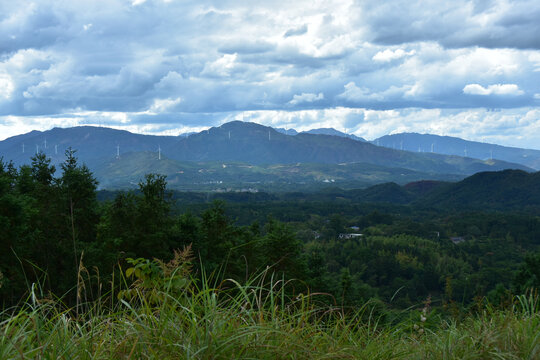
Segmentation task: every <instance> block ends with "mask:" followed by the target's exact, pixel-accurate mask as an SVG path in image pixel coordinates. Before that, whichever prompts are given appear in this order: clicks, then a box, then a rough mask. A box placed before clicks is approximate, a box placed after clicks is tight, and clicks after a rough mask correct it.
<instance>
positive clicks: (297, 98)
mask: <svg viewBox="0 0 540 360" xmlns="http://www.w3.org/2000/svg"><path fill="white" fill-rule="evenodd" d="M322 99H324V94H323V93H319V94H312V93H302V94H301V95H294V96H293V98H292V100H291V101H289V104H291V105H298V104H302V103H312V102H315V101H319V100H322Z"/></svg>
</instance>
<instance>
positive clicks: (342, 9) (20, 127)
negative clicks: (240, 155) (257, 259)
mask: <svg viewBox="0 0 540 360" xmlns="http://www.w3.org/2000/svg"><path fill="white" fill-rule="evenodd" d="M539 19H540V2H539V1H538V0H523V1H521V0H519V1H508V0H494V1H489V0H476V1H463V0H453V1H440V0H423V1H411V0H395V1H394V0H385V1H377V0H370V1H368V0H309V1H304V0H296V1H283V0H272V1H259V0H216V1H205V0H196V1H192V0H178V1H176V0H87V1H83V0H39V1H28V0H17V1H11V0H0V140H2V139H5V138H7V137H10V136H13V135H17V134H21V133H26V132H29V131H31V130H47V129H51V128H53V127H69V126H78V125H97V126H108V127H113V128H117V129H125V130H128V131H132V132H138V133H145V134H166V135H178V134H180V133H184V132H192V131H201V130H204V129H206V128H208V127H211V126H219V125H221V124H223V123H225V122H228V121H232V120H243V121H252V122H257V123H260V124H263V125H268V126H273V127H282V128H294V129H296V130H299V131H301V130H307V129H311V128H320V127H333V128H335V129H337V130H340V131H344V132H348V133H352V134H355V135H357V136H361V137H364V138H366V139H374V138H377V137H379V136H382V135H385V134H393V133H400V132H419V133H432V134H438V135H449V136H458V137H462V138H465V139H469V140H478V141H485V142H492V143H498V144H502V145H509V146H518V147H528V148H536V149H540V35H539V34H540V20H539Z"/></svg>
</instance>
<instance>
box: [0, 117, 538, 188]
mask: <svg viewBox="0 0 540 360" xmlns="http://www.w3.org/2000/svg"><path fill="white" fill-rule="evenodd" d="M345 135H347V134H344V133H340V132H338V131H337V130H334V129H316V130H315V131H313V132H311V133H310V132H302V133H297V134H296V135H286V134H284V133H282V132H280V131H277V130H275V129H273V128H271V127H266V126H262V125H259V124H255V123H248V122H240V121H233V122H230V123H226V124H223V125H222V126H220V127H213V128H210V129H209V130H205V131H202V132H200V133H195V134H191V135H189V136H151V135H141V134H133V133H130V132H127V131H121V130H114V129H109V128H103V127H90V126H82V127H73V128H54V129H52V130H48V131H44V132H39V131H32V132H30V133H27V134H24V135H19V136H14V137H11V138H8V139H6V140H4V141H1V142H0V156H2V157H3V158H4V160H5V161H6V160H7V161H9V160H12V161H13V162H14V163H15V164H16V165H21V164H24V163H29V162H30V157H31V156H32V155H33V154H35V153H36V151H43V152H44V153H45V154H46V155H47V156H49V157H50V158H51V159H52V161H53V163H60V162H61V161H63V159H64V152H65V150H66V149H67V148H68V147H71V148H73V149H76V150H77V153H76V155H77V157H78V158H79V160H80V161H81V162H84V163H85V164H87V165H88V166H89V168H90V169H91V170H92V171H94V173H95V174H96V176H97V178H98V180H99V181H100V182H101V183H102V184H103V186H112V187H122V186H129V184H130V183H136V182H137V181H138V179H140V178H141V176H142V174H144V173H148V172H160V173H164V174H166V175H168V177H169V181H170V182H172V183H173V184H177V185H178V186H179V187H180V188H183V187H185V186H187V185H186V184H192V185H193V186H195V187H198V186H200V185H202V184H205V185H208V184H230V183H233V182H234V183H237V184H240V183H242V184H243V185H242V184H240V185H241V186H245V185H249V184H262V183H265V182H266V183H273V184H275V183H296V184H307V183H310V182H316V183H322V184H324V183H348V184H349V185H350V186H353V183H354V182H357V185H361V186H367V185H370V184H374V183H380V182H385V181H395V182H398V183H402V184H403V183H406V182H410V181H414V180H421V179H438V180H444V179H448V180H456V179H461V178H464V177H466V176H468V175H471V174H474V173H477V172H480V171H495V170H503V169H521V170H525V171H531V170H532V168H531V167H528V166H525V165H522V164H518V163H511V162H508V161H502V160H498V159H495V158H493V159H491V158H489V159H474V158H472V157H461V156H456V155H444V154H437V153H431V152H420V153H419V152H411V151H402V150H397V149H391V148H389V147H383V146H376V145H375V144H372V143H369V142H366V141H364V140H363V139H361V138H351V137H350V136H345ZM539 153H540V152H539ZM527 154H529V153H527ZM530 154H532V155H531V158H532V157H533V155H534V154H535V150H531V151H530ZM190 186H191V185H190ZM257 186H259V185H257ZM188 187H189V186H188ZM205 187H206V186H205Z"/></svg>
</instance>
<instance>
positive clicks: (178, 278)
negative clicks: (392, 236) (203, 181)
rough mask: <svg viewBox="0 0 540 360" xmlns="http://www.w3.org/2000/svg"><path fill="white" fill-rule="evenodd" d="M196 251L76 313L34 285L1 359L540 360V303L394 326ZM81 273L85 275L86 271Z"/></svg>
mask: <svg viewBox="0 0 540 360" xmlns="http://www.w3.org/2000/svg"><path fill="white" fill-rule="evenodd" d="M190 261H191V257H190V252H189V249H187V250H185V251H182V252H176V253H175V257H174V259H173V260H172V261H171V262H169V263H163V262H160V261H158V260H147V259H130V260H129V264H130V265H131V267H129V268H128V269H126V270H125V271H124V272H123V274H124V275H125V276H123V277H122V278H121V281H120V282H121V283H122V285H121V286H122V289H121V290H120V291H117V292H116V293H114V292H111V293H109V294H106V295H100V297H99V298H97V299H95V300H88V299H86V298H85V295H84V291H82V290H81V288H82V289H85V288H84V284H85V281H84V279H81V280H80V281H79V285H78V289H77V296H78V297H79V301H77V305H76V306H75V307H69V306H67V305H66V304H64V303H63V302H62V299H56V298H53V297H50V296H49V297H46V296H43V295H42V294H40V292H39V287H37V286H32V288H31V289H30V295H29V296H28V298H27V299H26V300H25V301H24V302H23V303H22V304H21V305H20V306H17V307H14V308H11V309H5V310H3V311H2V313H0V359H146V358H148V359H156V358H160V359H540V313H539V307H540V303H539V297H538V295H535V294H534V293H529V294H528V295H522V296H518V297H516V298H515V301H514V303H513V305H512V306H511V307H509V308H506V309H495V308H492V307H490V306H489V305H486V306H484V307H483V308H482V309H481V310H480V311H477V312H476V313H474V314H470V315H469V316H467V317H465V318H463V319H462V320H454V319H452V318H445V317H442V316H438V315H436V314H435V312H433V311H432V310H431V308H430V301H429V299H428V301H426V304H424V306H423V308H421V309H419V310H418V309H412V310H408V313H407V316H405V317H403V316H402V317H401V318H400V320H399V321H397V322H396V321H389V320H388V314H383V313H381V312H380V311H379V310H378V304H377V303H376V302H367V303H366V304H364V305H363V306H361V307H359V308H356V309H345V308H343V307H341V306H338V305H335V306H328V305H324V304H326V303H327V301H326V302H325V301H318V299H319V298H320V297H324V296H327V295H324V294H310V293H295V292H294V282H292V281H288V280H286V279H283V278H279V277H276V276H275V274H274V273H272V271H271V269H267V270H266V271H263V272H261V273H260V274H259V275H258V276H256V277H253V278H251V279H249V280H247V281H246V282H244V283H239V282H238V281H235V280H231V279H225V280H221V281H218V280H217V279H218V276H215V274H214V275H213V276H207V275H206V274H205V273H204V272H203V273H202V274H200V275H201V276H199V277H198V280H195V278H194V277H193V276H192V274H191V272H190V271H191V267H190ZM80 273H84V271H81V272H80Z"/></svg>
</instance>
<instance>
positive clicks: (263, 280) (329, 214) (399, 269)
mask: <svg viewBox="0 0 540 360" xmlns="http://www.w3.org/2000/svg"><path fill="white" fill-rule="evenodd" d="M55 174H58V175H57V176H56V177H55ZM510 184H511V186H512V192H513V193H514V194H517V195H516V196H514V197H511V196H510V195H508V193H505V192H504V191H503V190H504V188H505V187H509V186H510ZM486 186H489V189H490V191H491V192H493V193H496V194H499V197H497V196H496V195H491V196H489V197H486V196H485V195H484V194H482V193H481V192H480V190H481V189H482V188H483V187H486ZM539 188H540V186H538V173H536V174H528V173H525V172H521V171H505V172H498V173H483V174H477V175H475V176H473V177H470V178H467V179H465V180H464V181H461V182H458V183H453V184H452V183H439V182H419V183H413V184H408V185H406V186H399V185H396V184H382V185H378V186H375V187H372V188H368V189H364V190H348V191H346V190H340V189H327V190H325V191H321V192H319V193H307V194H304V193H289V194H266V193H224V194H214V195H212V194H207V193H206V194H203V193H199V194H198V193H174V194H170V193H169V192H168V190H167V183H166V179H165V177H164V176H162V175H155V174H151V175H146V176H144V177H142V179H141V181H140V183H139V190H138V191H136V192H116V193H100V196H103V197H104V198H107V199H108V200H106V201H102V202H100V201H98V200H97V196H98V193H97V191H96V189H97V182H96V181H95V179H94V177H93V175H92V173H91V172H90V171H89V170H88V168H87V167H85V166H81V165H80V164H79V162H78V161H77V159H76V157H75V153H74V152H71V151H68V152H67V158H66V160H64V162H63V163H62V164H61V165H60V168H59V171H58V173H56V172H55V169H54V167H53V166H52V165H51V162H50V160H49V159H47V158H46V156H45V155H43V154H39V155H37V156H35V157H34V158H33V160H32V164H31V165H30V166H23V167H20V168H18V169H17V168H15V167H14V166H13V165H11V164H6V163H4V162H2V163H1V165H0V227H1V228H2V230H3V231H2V232H0V274H1V275H0V296H1V299H2V303H3V308H4V309H5V310H4V312H2V313H1V314H0V335H2V336H0V357H2V358H13V357H20V358H35V357H42V358H47V357H50V358H59V357H60V358H61V357H64V358H69V357H85V358H126V357H127V358H141V357H154V358H155V357H163V358H178V356H180V357H182V358H239V357H240V358H276V357H278V358H289V357H294V358H323V357H325V358H328V357H330V358H377V357H378V358H383V359H386V358H404V359H405V358H452V357H454V358H463V357H464V356H472V357H476V358H491V357H494V356H498V357H500V358H509V359H510V358H530V359H534V358H538V356H539V355H540V349H539V347H538V341H537V340H538V338H539V337H540V317H539V315H538V297H536V296H535V295H534V293H531V292H530V291H531V290H530V289H534V288H536V289H538V287H540V281H539V279H540V274H539V273H538V271H539V267H540V253H539V245H540V217H539V216H538V205H539V203H538V194H537V191H538V189H539ZM448 194H456V198H455V202H450V203H442V204H441V201H442V200H443V199H445V198H446V199H447V200H448V201H451V196H450V195H448ZM525 194H528V196H525ZM457 195H459V196H457ZM220 197H221V199H226V200H227V203H224V202H222V201H220V200H219V199H220ZM481 199H485V202H484V203H482V202H481ZM212 200H217V201H212ZM495 203H497V204H498V206H499V208H498V209H497V208H493V209H495V210H498V211H495V210H493V209H486V207H488V206H489V205H487V204H495ZM451 204H458V205H459V206H457V207H456V208H452V206H451ZM504 204H510V205H511V206H513V207H514V208H513V209H514V210H513V211H505V212H503V211H502V210H503V208H504ZM523 204H527V206H523ZM515 210H519V211H515ZM360 234H361V235H360ZM176 249H186V250H184V251H180V252H179V251H175V250H176ZM154 258H155V259H154ZM153 259H154V260H153ZM157 259H161V260H157ZM527 292H528V295H527V296H524V295H521V294H524V293H527ZM24 296H27V297H26V299H28V300H27V301H23V302H22V303H21V302H20V301H21V298H24ZM58 297H59V298H58ZM14 305H15V306H16V307H14V308H13V307H11V306H14ZM17 305H18V306H17ZM21 354H22V355H21Z"/></svg>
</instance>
